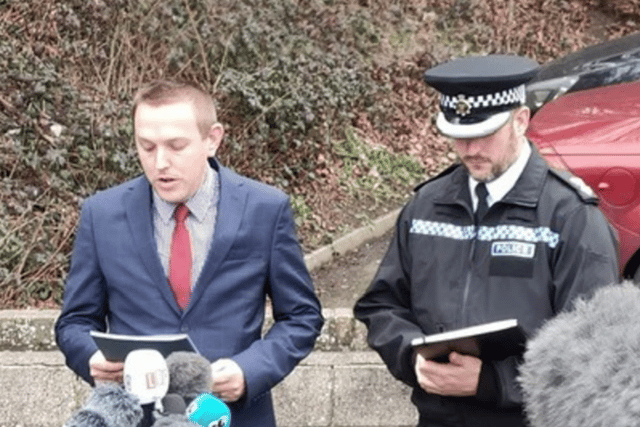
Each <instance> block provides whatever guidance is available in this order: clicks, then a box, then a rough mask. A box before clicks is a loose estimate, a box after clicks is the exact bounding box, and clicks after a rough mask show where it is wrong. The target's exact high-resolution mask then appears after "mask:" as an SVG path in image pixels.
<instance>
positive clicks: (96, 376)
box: [89, 350, 124, 383]
mask: <svg viewBox="0 0 640 427" xmlns="http://www.w3.org/2000/svg"><path fill="white" fill-rule="evenodd" d="M123 370H124V363H122V362H110V361H108V360H107V359H105V357H104V355H103V354H102V352H101V351H99V350H98V351H96V352H95V353H93V355H92V356H91V358H90V359H89V373H90V374H91V376H92V377H93V380H94V381H95V382H96V383H99V382H104V381H110V382H111V381H115V382H118V383H121V382H122V375H123Z"/></svg>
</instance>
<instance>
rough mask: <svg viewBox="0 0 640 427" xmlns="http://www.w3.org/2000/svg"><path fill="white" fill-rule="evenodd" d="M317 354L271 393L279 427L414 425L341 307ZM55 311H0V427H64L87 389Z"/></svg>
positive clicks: (404, 392) (401, 390)
mask: <svg viewBox="0 0 640 427" xmlns="http://www.w3.org/2000/svg"><path fill="white" fill-rule="evenodd" d="M323 314H324V315H325V318H326V324H325V326H324V328H323V332H322V335H321V337H320V338H319V340H318V342H317V345H316V349H315V350H314V351H313V352H312V353H311V355H310V356H309V357H307V358H306V359H305V360H304V361H303V362H302V363H301V364H300V365H298V367H297V368H296V369H295V370H294V371H293V372H292V373H291V375H289V376H288V377H287V378H286V379H285V380H284V381H283V382H282V383H281V384H279V385H278V386H276V387H275V388H274V390H273V395H274V401H275V405H276V417H277V420H278V425H279V426H281V427H303V426H309V427H311V426H313V427H350V426H370V427H377V426H381V427H382V426H384V427H399V426H415V425H416V422H417V414H416V411H415V408H414V407H413V406H412V405H411V403H410V401H409V394H410V390H409V389H408V388H407V387H406V386H404V385H403V384H402V383H400V382H398V381H397V380H395V379H394V378H393V377H392V376H391V375H390V374H389V373H388V371H387V370H386V368H385V366H384V365H383V364H382V362H381V360H380V359H379V357H378V356H377V354H375V353H373V352H371V351H369V350H368V349H367V347H366V345H365V343H364V334H365V330H364V327H363V326H362V325H361V324H359V323H358V322H356V321H355V320H354V319H353V318H352V316H351V311H350V310H346V309H337V310H325V311H324V313H323ZM57 315H58V312H57V311H54V310H46V311H37V310H26V311H13V310H4V311H0V408H1V409H0V427H18V426H20V427H31V426H38V427H40V426H42V427H45V426H46V427H49V426H61V425H62V424H63V423H64V421H65V420H66V419H67V418H68V417H69V416H70V415H71V414H72V413H73V412H74V411H75V410H76V409H77V408H78V407H80V406H81V405H82V403H83V402H84V400H85V398H86V396H87V394H88V392H89V387H88V386H87V385H86V384H85V383H84V382H83V381H82V380H79V379H78V378H77V377H76V376H75V375H74V374H73V373H72V372H71V371H70V370H69V369H68V368H67V367H66V366H65V365H64V360H63V357H62V354H61V353H60V352H59V351H58V350H57V349H56V347H55V343H54V338H53V322H54V321H55V318H56V317H57Z"/></svg>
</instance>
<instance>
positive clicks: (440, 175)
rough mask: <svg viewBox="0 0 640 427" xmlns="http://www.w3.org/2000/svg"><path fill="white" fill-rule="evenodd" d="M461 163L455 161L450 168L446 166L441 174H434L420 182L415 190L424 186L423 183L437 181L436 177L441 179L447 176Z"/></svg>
mask: <svg viewBox="0 0 640 427" xmlns="http://www.w3.org/2000/svg"><path fill="white" fill-rule="evenodd" d="M460 166H461V164H460V163H454V164H452V165H451V166H449V167H448V168H446V169H445V170H443V171H442V172H440V173H439V174H437V175H435V176H432V177H431V178H429V179H428V180H426V181H424V182H421V183H420V184H418V185H416V186H415V187H414V189H413V191H414V192H416V191H418V190H419V189H420V188H422V186H423V185H425V184H428V183H430V182H431V181H435V180H436V179H440V178H442V177H443V176H447V175H449V174H450V173H451V172H453V171H454V170H456V169H457V168H458V167H460Z"/></svg>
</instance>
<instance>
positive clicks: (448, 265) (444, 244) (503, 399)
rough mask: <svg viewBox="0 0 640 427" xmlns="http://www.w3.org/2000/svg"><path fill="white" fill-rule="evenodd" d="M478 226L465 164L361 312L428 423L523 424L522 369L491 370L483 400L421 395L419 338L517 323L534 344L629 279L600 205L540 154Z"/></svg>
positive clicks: (399, 246) (451, 172)
mask: <svg viewBox="0 0 640 427" xmlns="http://www.w3.org/2000/svg"><path fill="white" fill-rule="evenodd" d="M473 218H474V216H473V208H472V205H471V197H470V193H469V186H468V174H467V172H466V171H465V169H464V168H463V167H462V166H461V165H454V166H452V167H451V168H449V169H448V170H446V171H445V172H444V173H442V174H441V175H440V176H438V177H436V178H434V179H432V180H430V181H427V182H426V183H423V184H422V185H421V186H419V187H418V189H417V191H416V193H415V195H414V196H413V198H412V200H410V202H409V203H408V204H407V205H406V206H405V207H404V208H403V210H402V212H401V214H400V216H399V218H398V220H397V223H396V228H395V232H394V235H393V238H392V240H391V243H390V246H389V248H388V250H387V253H386V255H385V256H384V258H383V260H382V262H381V265H380V267H379V270H378V272H377V273H376V275H375V277H374V280H373V282H372V284H371V285H370V287H369V289H368V290H367V291H366V292H365V294H364V295H363V296H362V297H361V298H360V299H359V300H358V301H357V303H356V306H355V310H354V311H355V316H356V318H358V319H359V320H361V321H363V322H364V323H365V324H366V325H367V328H368V343H369V345H370V346H371V347H372V348H374V349H375V350H376V351H377V352H378V353H379V354H380V356H381V357H382V359H383V360H384V362H385V363H386V364H387V366H388V368H389V370H390V372H391V373H392V374H393V375H394V376H395V377H396V378H398V379H400V380H401V381H403V382H405V383H406V384H408V385H410V386H412V387H414V392H413V396H412V400H413V402H414V403H415V404H416V406H417V407H418V410H419V412H420V414H421V417H424V416H426V417H428V418H431V419H434V420H439V419H441V420H444V419H451V417H453V419H456V417H463V418H465V419H466V425H469V426H471V425H492V422H494V421H495V422H498V420H500V419H501V417H508V416H515V417H516V418H522V410H521V402H522V395H521V392H520V390H519V387H518V385H517V381H516V376H517V363H518V361H519V360H520V359H519V358H518V357H517V356H512V357H509V358H507V359H504V360H500V361H490V360H485V361H483V368H482V372H481V374H480V383H479V389H478V393H477V395H476V396H474V397H472V398H456V397H441V396H436V395H430V394H427V393H426V392H424V391H423V390H422V389H421V388H420V387H419V385H418V383H417V381H416V376H415V373H414V362H413V358H412V356H413V349H412V347H411V344H410V342H411V340H412V339H414V338H416V337H420V336H423V335H424V334H431V333H436V332H442V331H447V330H452V329H456V328H460V327H465V326H470V325H475V324H480V323H484V322H490V321H496V320H502V319H508V318H516V319H518V322H519V324H520V325H521V326H522V327H523V329H524V331H525V333H526V334H527V335H528V336H530V335H531V334H532V333H533V332H534V331H535V330H536V329H537V328H538V327H539V326H541V324H542V323H543V322H544V321H545V319H548V318H550V317H551V316H553V315H554V314H556V313H558V312H559V311H561V310H563V309H566V308H568V307H569V306H570V303H571V301H572V300H573V299H574V298H576V297H577V296H578V295H588V294H591V293H592V291H593V290H594V289H595V288H597V287H600V286H603V285H607V284H609V283H612V282H614V281H616V280H617V275H618V273H617V272H618V267H617V249H616V237H615V234H614V231H613V229H612V228H611V227H610V225H609V224H608V223H607V221H606V219H605V218H604V216H603V215H602V213H601V212H600V210H599V209H598V207H597V199H596V197H595V195H594V194H593V193H592V192H591V191H590V190H589V189H588V187H586V185H585V184H584V183H582V181H580V180H579V179H577V178H575V177H572V176H571V175H569V174H564V173H563V172H557V171H555V170H551V169H550V168H549V167H548V166H547V164H546V162H545V161H544V160H543V159H542V157H541V156H540V155H539V154H538V153H537V152H536V151H535V150H533V151H532V154H531V157H530V158H529V160H528V163H527V165H526V166H525V169H524V171H523V173H522V175H521V176H520V177H519V179H518V181H517V182H516V184H515V185H514V187H513V188H512V189H511V190H510V191H509V192H508V193H507V194H506V195H505V197H504V198H503V199H502V200H500V201H498V202H496V203H495V204H494V205H492V206H491V207H490V209H489V211H488V212H487V214H486V215H485V216H484V218H482V219H481V220H480V223H479V224H478V225H475V224H474V219H473ZM509 414H511V415H509ZM474 420H475V421H476V423H475V424H474ZM479 420H483V421H479ZM491 420H493V421H491ZM522 420H523V418H522ZM522 422H524V421H522ZM487 423H489V424H487ZM462 424H464V423H462ZM495 425H499V423H498V424H495ZM510 425H511V424H510ZM516 425H519V424H516Z"/></svg>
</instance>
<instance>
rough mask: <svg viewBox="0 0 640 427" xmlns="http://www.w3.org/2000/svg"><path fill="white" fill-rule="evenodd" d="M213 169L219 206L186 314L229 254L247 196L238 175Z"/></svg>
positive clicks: (220, 167)
mask: <svg viewBox="0 0 640 427" xmlns="http://www.w3.org/2000/svg"><path fill="white" fill-rule="evenodd" d="M214 167H215V168H216V169H218V172H219V175H218V178H219V179H220V202H219V203H218V213H217V218H216V226H215V232H214V235H213V243H212V244H211V248H210V249H209V253H208V254H207V259H206V261H205V263H204V266H203V267H202V272H201V273H200V277H199V278H198V282H197V283H196V286H195V288H194V289H193V294H192V295H191V301H192V302H194V304H189V306H188V308H187V311H189V310H190V309H191V307H193V305H195V303H197V301H198V300H199V297H200V296H201V295H202V293H203V292H204V290H205V288H206V287H207V286H208V285H209V283H211V281H212V280H213V278H214V277H215V275H216V273H217V271H218V269H219V268H220V265H221V264H222V261H223V260H224V258H225V257H226V255H227V252H229V249H230V248H231V245H232V244H233V241H234V240H235V237H236V234H237V232H238V229H239V228H240V223H241V222H242V213H243V212H244V209H245V204H246V198H247V192H246V189H245V187H244V185H243V182H242V180H241V179H240V178H239V177H238V175H236V174H235V173H233V172H231V171H230V170H229V169H227V168H224V167H222V166H218V165H217V164H214Z"/></svg>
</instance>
